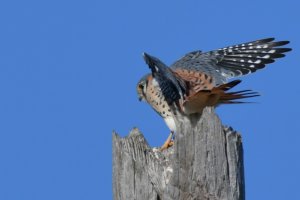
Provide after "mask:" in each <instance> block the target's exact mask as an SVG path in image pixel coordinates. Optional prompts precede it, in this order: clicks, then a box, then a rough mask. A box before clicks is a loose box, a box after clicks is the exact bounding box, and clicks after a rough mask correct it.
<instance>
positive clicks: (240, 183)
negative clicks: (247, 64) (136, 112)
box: [113, 108, 245, 200]
mask: <svg viewBox="0 0 300 200" xmlns="http://www.w3.org/2000/svg"><path fill="white" fill-rule="evenodd" d="M177 121H178V122H177V124H178V127H177V133H176V136H175V137H176V138H175V145H174V146H173V147H171V148H169V149H168V150H165V151H163V152H160V151H159V150H158V149H157V148H151V147H150V146H149V145H148V144H147V142H146V140H145V138H144V136H143V135H142V134H141V133H140V132H139V130H138V129H136V128H135V129H133V130H132V131H131V133H130V134H129V136H127V137H125V138H120V137H119V136H118V135H117V134H116V133H113V193H114V199H115V200H127V199H128V200H134V199H135V200H144V199H145V200H148V199H150V200H174V199H175V200H190V199H199V200H206V199H210V200H219V199H224V200H243V199H245V191H244V172H243V148H242V141H241V136H240V135H239V134H238V133H237V132H235V131H234V130H232V128H228V127H224V126H222V124H221V122H220V120H219V118H218V117H217V116H216V114H215V113H214V111H213V109H212V108H206V109H205V110H204V111H203V114H202V116H201V117H200V119H199V120H198V119H195V120H194V122H193V123H191V122H190V120H188V119H187V118H185V117H183V116H180V117H178V119H177Z"/></svg>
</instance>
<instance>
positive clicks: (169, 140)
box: [160, 131, 174, 151]
mask: <svg viewBox="0 0 300 200" xmlns="http://www.w3.org/2000/svg"><path fill="white" fill-rule="evenodd" d="M173 134H174V133H173V131H171V133H170V135H169V136H168V138H167V140H166V141H165V143H164V144H163V145H162V146H161V147H160V150H161V151H163V150H165V149H168V148H169V147H171V146H173V144H174V142H173V140H172V138H173Z"/></svg>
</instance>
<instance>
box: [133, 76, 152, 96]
mask: <svg viewBox="0 0 300 200" xmlns="http://www.w3.org/2000/svg"><path fill="white" fill-rule="evenodd" d="M149 75H150V74H146V75H145V76H143V77H142V78H141V79H140V80H139V82H138V83H137V86H136V91H137V94H138V98H139V100H140V101H142V100H143V101H145V100H146V90H147V85H148V80H147V77H148V76H149Z"/></svg>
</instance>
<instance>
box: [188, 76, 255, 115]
mask: <svg viewBox="0 0 300 200" xmlns="http://www.w3.org/2000/svg"><path fill="white" fill-rule="evenodd" d="M240 82H241V80H234V81H231V82H229V83H225V84H222V85H220V86H218V87H215V88H213V89H211V90H201V91H199V92H197V93H196V94H193V95H192V96H189V97H187V98H186V100H185V101H184V102H183V110H184V112H185V113H186V114H193V113H201V112H202V110H203V109H204V107H206V106H217V105H219V104H239V103H248V102H243V101H237V100H240V99H245V98H251V97H257V96H259V94H258V93H257V92H253V91H252V90H241V91H236V92H227V91H228V90H230V89H231V88H233V87H235V86H236V85H238V84H239V83H240Z"/></svg>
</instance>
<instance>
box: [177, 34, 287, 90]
mask: <svg viewBox="0 0 300 200" xmlns="http://www.w3.org/2000/svg"><path fill="white" fill-rule="evenodd" d="M288 43H289V41H277V42H275V41H274V38H266V39H262V40H256V41H252V42H247V43H244V44H239V45H233V46H229V47H225V48H221V49H218V50H213V51H208V52H205V53H202V52H201V51H193V52H190V53H188V54H186V55H185V56H183V57H182V58H181V59H179V60H178V61H176V62H175V63H174V64H172V65H171V68H172V69H173V70H175V71H176V70H180V69H185V70H190V71H196V72H204V73H206V74H208V75H210V76H212V77H213V78H214V82H215V83H216V84H218V85H219V84H222V83H226V82H227V80H228V79H230V78H234V77H239V76H242V75H246V74H249V73H253V72H255V71H256V70H259V69H262V68H264V67H265V66H266V64H269V63H272V62H274V59H276V58H281V57H284V56H285V55H284V53H285V52H288V51H290V50H291V49H290V48H282V47H281V46H284V45H286V44H288Z"/></svg>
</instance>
